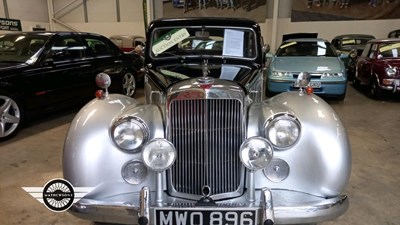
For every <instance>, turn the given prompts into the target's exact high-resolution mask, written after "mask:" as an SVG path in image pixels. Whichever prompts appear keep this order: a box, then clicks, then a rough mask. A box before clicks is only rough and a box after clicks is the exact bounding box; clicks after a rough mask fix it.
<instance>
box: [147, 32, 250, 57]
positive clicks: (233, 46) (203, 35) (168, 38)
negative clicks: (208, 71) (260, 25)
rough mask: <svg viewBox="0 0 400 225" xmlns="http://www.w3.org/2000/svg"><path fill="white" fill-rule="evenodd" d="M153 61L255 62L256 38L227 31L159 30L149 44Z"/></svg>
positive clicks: (247, 33) (245, 33) (244, 33)
mask: <svg viewBox="0 0 400 225" xmlns="http://www.w3.org/2000/svg"><path fill="white" fill-rule="evenodd" d="M149 47H150V56H151V57H152V58H165V57H196V56H207V55H208V56H213V57H240V58H249V59H252V58H255V57H256V54H257V52H256V43H255V34H254V32H253V31H252V30H251V29H246V28H226V27H206V26H202V27H178V28H160V29H156V30H154V32H153V35H152V40H151V42H150V46H149Z"/></svg>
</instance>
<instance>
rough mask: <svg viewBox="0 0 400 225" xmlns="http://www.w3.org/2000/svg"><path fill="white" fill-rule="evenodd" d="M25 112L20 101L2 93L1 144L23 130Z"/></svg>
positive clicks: (0, 116)
mask: <svg viewBox="0 0 400 225" xmlns="http://www.w3.org/2000/svg"><path fill="white" fill-rule="evenodd" d="M23 119H24V112H23V109H22V106H21V104H20V103H19V101H18V100H17V99H16V98H15V97H13V96H12V95H9V94H4V93H0V142H1V141H5V140H8V139H10V138H12V137H14V136H15V135H16V134H17V133H18V131H19V129H20V128H21V125H22V122H23Z"/></svg>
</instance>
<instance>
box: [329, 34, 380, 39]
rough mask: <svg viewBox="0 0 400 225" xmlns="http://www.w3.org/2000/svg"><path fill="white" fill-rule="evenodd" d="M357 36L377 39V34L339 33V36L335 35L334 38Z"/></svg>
mask: <svg viewBox="0 0 400 225" xmlns="http://www.w3.org/2000/svg"><path fill="white" fill-rule="evenodd" d="M355 37H358V38H360V37H361V38H372V39H375V36H374V35H371V34H342V35H338V36H336V37H334V38H333V39H343V38H355Z"/></svg>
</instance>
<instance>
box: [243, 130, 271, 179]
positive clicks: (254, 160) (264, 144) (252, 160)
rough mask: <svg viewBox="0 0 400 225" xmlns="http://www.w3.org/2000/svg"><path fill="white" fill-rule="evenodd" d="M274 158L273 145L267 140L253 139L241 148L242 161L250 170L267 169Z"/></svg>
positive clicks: (245, 142) (244, 143) (248, 140)
mask: <svg viewBox="0 0 400 225" xmlns="http://www.w3.org/2000/svg"><path fill="white" fill-rule="evenodd" d="M272 157H273V148H272V145H271V144H270V143H269V141H268V140H267V139H265V138H262V137H251V138H249V139H247V140H246V141H244V142H243V144H242V146H240V160H241V161H242V163H243V164H244V166H246V167H247V168H249V169H250V170H253V171H255V170H260V169H264V168H266V167H267V166H268V164H269V162H270V161H271V159H272Z"/></svg>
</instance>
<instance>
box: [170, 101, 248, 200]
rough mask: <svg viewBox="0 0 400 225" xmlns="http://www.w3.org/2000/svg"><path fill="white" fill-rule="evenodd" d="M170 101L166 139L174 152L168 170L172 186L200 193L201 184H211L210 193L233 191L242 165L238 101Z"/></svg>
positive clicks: (236, 186)
mask: <svg viewBox="0 0 400 225" xmlns="http://www.w3.org/2000/svg"><path fill="white" fill-rule="evenodd" d="M170 104H171V105H170V111H169V121H170V123H169V125H170V126H169V133H170V141H171V142H172V143H173V144H174V145H175V147H176V150H177V153H178V154H177V155H178V157H177V160H176V162H175V164H174V165H173V166H172V168H171V170H170V173H171V174H170V175H171V182H172V184H171V185H172V187H173V188H174V189H175V190H176V191H177V192H179V193H184V194H190V195H201V190H202V187H203V186H204V185H208V186H210V187H211V191H212V193H211V194H212V195H218V194H223V193H230V192H235V191H237V190H238V189H239V186H240V181H241V179H240V178H241V168H242V167H241V163H240V158H239V148H240V144H241V143H242V141H243V140H242V138H243V128H242V122H243V121H242V115H241V114H242V110H241V108H242V106H241V102H240V101H239V100H237V99H184V100H173V101H171V103H170Z"/></svg>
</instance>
